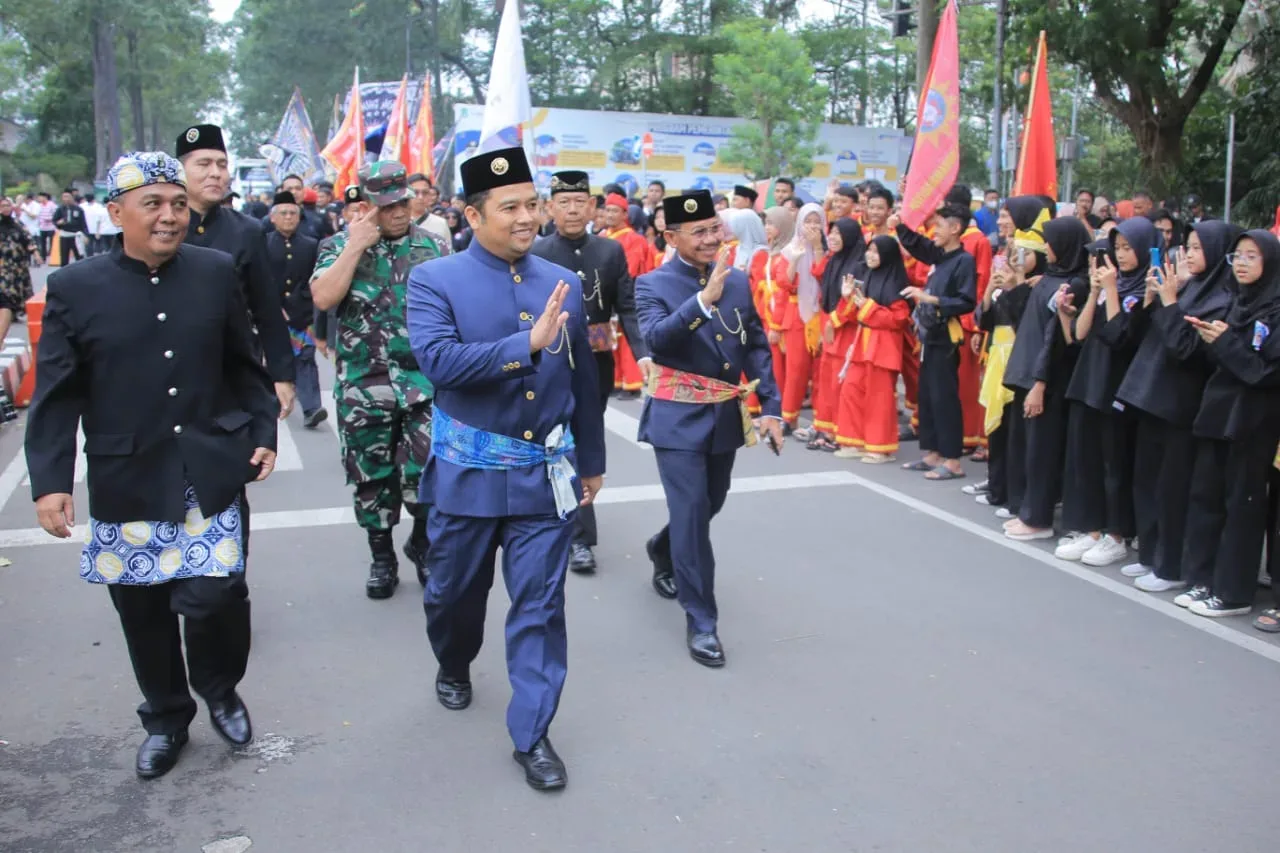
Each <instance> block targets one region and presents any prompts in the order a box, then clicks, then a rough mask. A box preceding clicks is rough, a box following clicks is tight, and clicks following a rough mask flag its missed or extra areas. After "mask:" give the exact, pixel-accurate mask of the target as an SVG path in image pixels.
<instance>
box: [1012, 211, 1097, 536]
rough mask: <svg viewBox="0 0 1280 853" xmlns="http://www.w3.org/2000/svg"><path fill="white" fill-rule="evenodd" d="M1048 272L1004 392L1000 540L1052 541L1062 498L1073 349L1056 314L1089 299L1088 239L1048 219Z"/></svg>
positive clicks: (1070, 220) (1034, 296) (1069, 223)
mask: <svg viewBox="0 0 1280 853" xmlns="http://www.w3.org/2000/svg"><path fill="white" fill-rule="evenodd" d="M1042 230H1043V233H1044V239H1045V243H1046V244H1047V249H1046V255H1047V260H1048V268H1047V269H1046V270H1045V274H1044V275H1043V276H1041V277H1040V280H1039V281H1038V282H1036V284H1035V286H1034V287H1033V288H1032V289H1031V294H1030V296H1029V297H1028V299H1027V307H1026V310H1025V311H1023V313H1022V319H1021V320H1020V321H1019V323H1018V332H1017V337H1016V339H1015V340H1014V342H1013V352H1012V353H1011V354H1010V356H1009V366H1008V368H1007V369H1006V371H1005V377H1004V384H1005V385H1006V386H1007V387H1009V388H1011V389H1013V392H1014V399H1013V408H1014V412H1013V414H1014V417H1013V421H1012V422H1011V423H1010V424H1009V429H1010V433H1009V501H1010V503H1009V507H1008V508H1007V509H1005V508H1002V509H1003V511H999V510H997V513H996V514H997V515H999V516H1000V517H1007V516H1009V515H1012V514H1013V512H1014V511H1015V508H1016V513H1017V515H1016V517H1013V518H1009V520H1008V521H1006V522H1005V536H1007V537H1009V538H1010V539H1014V540H1017V541H1019V542H1028V541H1032V540H1036V539H1052V538H1053V511H1054V507H1055V505H1056V504H1057V502H1058V498H1059V496H1060V494H1061V492H1062V463H1063V450H1064V442H1065V437H1066V427H1067V409H1066V393H1067V383H1068V381H1069V380H1070V378H1071V373H1072V371H1073V370H1074V369H1075V360H1076V354H1077V350H1078V347H1077V346H1075V345H1073V344H1070V345H1069V344H1068V343H1067V342H1066V341H1064V340H1063V337H1062V334H1061V329H1060V327H1059V324H1058V320H1057V312H1058V310H1059V308H1060V306H1065V307H1066V308H1067V310H1071V308H1072V306H1075V305H1081V304H1083V301H1084V299H1085V297H1086V296H1087V294H1088V292H1089V278H1088V266H1087V254H1086V252H1085V247H1086V246H1087V245H1088V243H1089V239H1090V234H1089V231H1088V229H1086V228H1085V226H1084V223H1082V222H1081V221H1080V220H1079V219H1076V218H1075V217H1073V216H1072V217H1064V218H1062V219H1053V220H1050V221H1048V222H1046V223H1044V226H1043V228H1042Z"/></svg>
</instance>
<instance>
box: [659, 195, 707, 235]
mask: <svg viewBox="0 0 1280 853" xmlns="http://www.w3.org/2000/svg"><path fill="white" fill-rule="evenodd" d="M662 212H663V213H664V214H665V215H666V220H667V227H668V228H674V227H675V226H677V225H683V224H684V223H686V222H702V221H703V220H706V219H715V218H716V206H715V203H714V202H712V201H711V193H710V191H708V190H694V191H693V192H687V193H681V194H680V195H669V196H667V197H666V198H664V199H663V200H662Z"/></svg>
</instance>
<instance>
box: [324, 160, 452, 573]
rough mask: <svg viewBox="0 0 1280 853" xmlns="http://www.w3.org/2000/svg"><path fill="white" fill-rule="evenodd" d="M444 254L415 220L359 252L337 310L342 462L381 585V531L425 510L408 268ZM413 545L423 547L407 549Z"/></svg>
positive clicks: (420, 390) (427, 388) (421, 388)
mask: <svg viewBox="0 0 1280 853" xmlns="http://www.w3.org/2000/svg"><path fill="white" fill-rule="evenodd" d="M397 170H398V171H397ZM365 171H366V172H368V173H370V174H371V175H372V176H373V177H374V178H375V179H376V178H377V176H378V175H379V174H382V175H383V176H385V175H386V174H387V173H388V172H391V173H393V180H394V177H395V175H398V176H399V179H400V181H401V182H402V181H403V167H401V166H400V165H399V164H398V163H374V164H372V165H371V166H368V167H366V169H365ZM361 177H362V183H367V181H368V178H369V175H367V174H364V173H362V175H361ZM401 186H403V184H402V183H401ZM367 195H368V196H369V198H370V200H372V201H373V202H374V203H375V204H384V205H385V204H387V203H388V202H387V201H380V200H379V194H378V193H376V192H367ZM384 195H388V196H389V195H391V193H387V194H384ZM393 197H394V196H393ZM391 203H394V201H393V202H391ZM348 240H349V234H348V233H347V232H346V231H342V232H340V233H338V234H335V235H334V236H333V237H332V238H330V239H329V240H327V241H326V242H325V243H324V244H322V245H321V247H320V253H319V257H318V259H317V261H316V267H315V273H314V276H313V279H312V280H313V281H314V279H315V278H316V277H319V275H320V274H321V273H323V272H324V271H325V270H327V269H328V268H329V267H331V266H332V265H333V264H334V262H336V261H337V259H338V256H339V255H341V254H342V251H343V249H344V248H345V247H346V245H347V242H348ZM439 256H440V251H439V248H438V247H437V245H436V242H435V240H433V239H432V237H431V235H429V234H428V233H427V232H426V231H424V230H423V229H421V228H419V227H417V226H414V225H410V228H409V233H408V234H406V235H405V236H404V237H402V238H400V239H398V240H380V241H379V242H378V243H377V244H376V245H374V246H373V248H371V249H367V250H366V251H365V253H364V255H363V256H362V257H361V258H360V262H359V264H358V265H357V266H356V271H355V273H354V275H353V276H352V278H351V288H350V290H349V291H348V292H347V295H346V297H344V298H343V300H342V302H341V303H339V305H338V307H337V308H336V309H335V311H334V315H335V319H336V322H337V336H336V337H337V341H336V348H335V350H336V355H337V383H336V385H335V387H334V397H335V399H336V402H337V415H338V417H337V421H338V437H339V439H340V441H341V445H342V464H343V468H344V469H345V471H346V475H347V483H348V485H352V486H355V516H356V523H357V524H359V525H360V527H362V528H364V529H365V530H366V531H368V533H369V534H370V543H371V546H372V547H373V551H374V562H375V566H374V567H373V571H374V573H375V575H378V576H379V577H381V578H382V580H377V578H375V579H373V580H371V584H373V585H374V586H376V587H378V588H379V589H384V588H386V587H387V585H388V584H390V585H391V587H390V588H394V583H395V582H396V579H395V569H394V559H395V557H394V551H392V552H391V554H390V555H388V554H387V553H386V552H387V550H388V548H387V543H386V542H385V541H384V540H385V538H386V537H387V536H389V531H390V530H391V528H392V527H394V526H395V524H396V521H397V520H398V519H399V517H400V509H401V507H402V506H403V507H404V508H405V509H406V510H408V512H409V514H410V515H412V516H413V518H414V520H415V524H414V528H415V531H416V532H418V533H421V531H420V530H419V528H421V529H422V530H425V519H426V511H425V508H423V507H420V506H419V504H418V482H419V480H420V479H421V478H422V469H423V466H424V465H425V464H426V461H427V455H428V453H429V451H430V448H431V397H432V388H431V383H430V382H429V381H428V380H427V378H426V377H425V376H423V375H422V372H421V370H419V368H418V363H417V360H416V359H415V358H414V355H413V351H412V350H411V349H410V347H409V329H408V325H407V320H406V313H407V306H406V303H405V300H406V296H407V282H408V278H409V271H410V270H411V269H412V268H413V267H415V266H417V265H418V264H420V263H423V262H425V261H429V260H431V259H432V258H436V257H439ZM411 550H412V551H416V552H418V555H417V556H415V555H414V554H410V551H411ZM406 554H407V555H409V556H410V559H413V560H414V561H415V562H416V563H418V571H419V577H420V578H422V577H423V566H424V563H423V560H425V542H422V543H418V544H416V545H414V544H412V543H411V544H409V545H406ZM387 563H391V565H389V566H388V565H387ZM384 569H385V570H386V571H385V572H384ZM388 572H389V578H390V579H389V580H388V579H387V577H386V573H388ZM375 580H377V583H374V581H375ZM387 594H389V590H388V591H387ZM370 595H371V597H384V596H382V595H374V593H373V592H370Z"/></svg>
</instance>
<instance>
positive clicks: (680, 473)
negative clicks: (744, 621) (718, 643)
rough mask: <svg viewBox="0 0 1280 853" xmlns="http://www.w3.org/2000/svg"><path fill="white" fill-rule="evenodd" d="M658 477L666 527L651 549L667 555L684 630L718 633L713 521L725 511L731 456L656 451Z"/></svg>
mask: <svg viewBox="0 0 1280 853" xmlns="http://www.w3.org/2000/svg"><path fill="white" fill-rule="evenodd" d="M654 455H655V456H656V457H657V461H658V476H659V477H661V478H662V491H663V493H664V494H665V495H666V497H667V516H668V522H667V526H666V527H664V528H662V530H661V531H660V532H659V533H658V536H657V541H656V542H655V546H656V548H657V549H658V551H659V553H663V552H665V553H666V554H668V555H670V558H671V563H672V565H673V567H674V568H675V575H676V589H677V598H678V599H679V601H680V606H681V607H683V608H684V612H685V616H686V619H687V620H688V627H689V629H690V630H692V631H696V632H698V633H710V632H712V631H714V630H716V620H717V619H718V618H719V611H718V610H717V609H716V590H715V586H716V557H715V554H714V553H713V552H712V550H711V519H713V518H715V516H716V513H718V512H720V509H721V508H722V507H723V506H724V499H725V497H726V496H727V495H728V494H729V481H730V476H731V475H732V474H733V458H734V455H735V451H730V452H728V453H698V452H696V451H692V450H663V449H662V448H654Z"/></svg>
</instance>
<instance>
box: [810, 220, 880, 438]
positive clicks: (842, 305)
mask: <svg viewBox="0 0 1280 853" xmlns="http://www.w3.org/2000/svg"><path fill="white" fill-rule="evenodd" d="M827 247H828V251H827V254H826V256H825V257H823V258H822V260H820V261H819V262H818V263H817V264H815V266H814V270H813V272H814V273H815V274H816V273H818V272H819V268H820V269H821V274H820V282H819V284H820V285H821V288H822V294H821V298H822V313H823V314H824V315H826V316H825V317H824V318H823V321H822V355H821V356H820V358H821V359H822V361H821V362H819V364H818V390H817V394H815V395H814V410H813V427H814V430H815V433H816V434H815V435H814V437H813V440H812V441H810V442H809V449H810V450H827V451H834V450H836V449H837V444H836V439H835V432H836V415H837V413H838V412H839V410H840V370H841V368H842V367H843V366H844V362H845V354H846V353H847V352H848V351H849V347H850V346H851V345H852V344H853V339H854V335H855V334H856V333H857V321H856V317H855V315H856V313H857V309H856V308H855V307H854V305H853V302H852V301H850V300H844V301H843V302H842V296H841V284H842V282H844V280H845V276H853V277H854V278H855V279H862V278H865V277H866V274H867V265H866V261H865V260H864V258H865V256H866V254H867V242H866V240H865V239H863V236H862V229H861V228H859V227H858V223H857V222H855V221H854V220H852V219H850V218H849V217H847V216H842V217H840V218H839V219H837V220H836V221H835V222H833V223H831V228H830V230H829V231H828V232H827Z"/></svg>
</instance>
